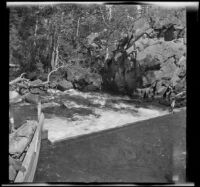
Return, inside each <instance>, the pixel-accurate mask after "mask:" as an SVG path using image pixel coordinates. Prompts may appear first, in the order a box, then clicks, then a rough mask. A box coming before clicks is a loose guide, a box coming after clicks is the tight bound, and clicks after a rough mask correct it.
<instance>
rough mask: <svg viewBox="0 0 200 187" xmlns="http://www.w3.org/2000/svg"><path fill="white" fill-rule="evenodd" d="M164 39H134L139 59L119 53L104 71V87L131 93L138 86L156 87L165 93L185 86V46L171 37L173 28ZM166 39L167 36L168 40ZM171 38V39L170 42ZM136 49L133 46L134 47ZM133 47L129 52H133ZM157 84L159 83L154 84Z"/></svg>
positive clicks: (160, 92)
mask: <svg viewBox="0 0 200 187" xmlns="http://www.w3.org/2000/svg"><path fill="white" fill-rule="evenodd" d="M167 31H168V32H169V33H168V34H166V35H167V36H165V38H154V39H151V38H147V37H141V38H140V39H139V40H137V42H135V48H136V49H137V56H136V60H134V59H130V58H129V55H128V54H127V53H126V52H127V51H128V50H129V49H130V48H129V49H128V50H127V51H126V52H124V53H122V52H117V53H115V54H114V56H113V57H112V58H111V59H109V60H107V62H106V66H105V68H104V70H103V71H102V78H103V89H110V90H111V89H112V90H115V91H118V92H120V93H126V94H129V95H132V94H133V93H134V92H135V91H137V89H138V88H140V89H141V88H149V87H152V86H155V92H156V93H157V94H158V95H163V93H164V92H165V91H166V88H167V86H169V85H171V86H173V87H174V88H175V92H177V93H178V92H180V91H182V90H185V89H186V45H185V43H184V40H182V38H180V39H176V40H172V41H171V39H173V38H174V36H173V37H172V36H169V35H170V32H172V33H173V32H175V30H174V29H172V30H170V29H169V30H167ZM166 38H167V39H166ZM169 40H170V41H169ZM132 50H133V49H132ZM130 51H131V49H130V50H129V51H128V53H130ZM155 83H156V85H155Z"/></svg>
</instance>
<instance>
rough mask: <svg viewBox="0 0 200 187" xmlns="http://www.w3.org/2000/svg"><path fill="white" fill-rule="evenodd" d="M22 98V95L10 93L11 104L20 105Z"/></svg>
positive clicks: (14, 92)
mask: <svg viewBox="0 0 200 187" xmlns="http://www.w3.org/2000/svg"><path fill="white" fill-rule="evenodd" d="M21 101H22V98H21V96H20V94H19V93H18V92H16V91H9V102H10V103H18V102H21Z"/></svg>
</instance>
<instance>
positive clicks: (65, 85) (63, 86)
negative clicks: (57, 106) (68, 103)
mask: <svg viewBox="0 0 200 187" xmlns="http://www.w3.org/2000/svg"><path fill="white" fill-rule="evenodd" d="M71 88H73V85H72V83H71V82H69V81H67V80H65V79H63V80H61V81H59V82H58V83H57V89H58V90H60V91H65V90H69V89H71Z"/></svg>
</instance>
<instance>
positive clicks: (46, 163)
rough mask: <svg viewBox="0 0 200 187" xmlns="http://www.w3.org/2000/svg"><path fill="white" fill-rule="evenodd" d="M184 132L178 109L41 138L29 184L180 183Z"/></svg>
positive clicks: (184, 126)
mask: <svg viewBox="0 0 200 187" xmlns="http://www.w3.org/2000/svg"><path fill="white" fill-rule="evenodd" d="M116 118H117V117H116ZM185 133H186V112H185V110H182V111H181V112H175V113H174V114H169V115H164V116H160V117H156V118H152V119H148V120H144V121H139V122H135V123H134V124H132V125H127V126H124V127H119V128H114V129H111V130H106V131H99V132H97V133H92V134H89V135H85V136H79V137H77V138H74V139H70V140H66V141H60V142H57V143H56V144H51V143H50V142H49V141H48V140H44V141H43V142H42V149H41V154H40V158H39V163H38V168H37V172H36V175H35V179H34V182H86V183H87V182H117V183H121V182H131V183H137V182H139V183H141V182H142V183H144V182H153V183H158V182H161V183H173V182H176V183H180V182H182V183H183V182H184V181H185V166H186V165H185V156H186V141H185V137H186V135H185ZM174 179H175V180H176V181H173V180H174Z"/></svg>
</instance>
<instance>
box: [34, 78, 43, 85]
mask: <svg viewBox="0 0 200 187" xmlns="http://www.w3.org/2000/svg"><path fill="white" fill-rule="evenodd" d="M41 83H42V81H41V80H40V79H37V80H34V81H31V85H38V84H41Z"/></svg>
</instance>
